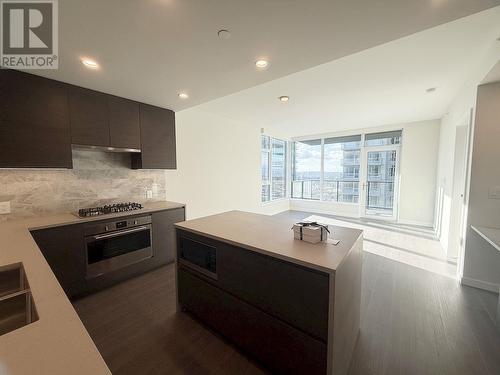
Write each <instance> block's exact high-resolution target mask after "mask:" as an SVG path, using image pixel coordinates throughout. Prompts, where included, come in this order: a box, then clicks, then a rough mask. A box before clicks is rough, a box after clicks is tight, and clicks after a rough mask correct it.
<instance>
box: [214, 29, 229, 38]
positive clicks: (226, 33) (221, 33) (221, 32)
mask: <svg viewBox="0 0 500 375" xmlns="http://www.w3.org/2000/svg"><path fill="white" fill-rule="evenodd" d="M217 35H218V36H219V39H222V40H228V39H229V38H231V33H230V32H229V30H226V29H222V30H219V31H218V32H217Z"/></svg>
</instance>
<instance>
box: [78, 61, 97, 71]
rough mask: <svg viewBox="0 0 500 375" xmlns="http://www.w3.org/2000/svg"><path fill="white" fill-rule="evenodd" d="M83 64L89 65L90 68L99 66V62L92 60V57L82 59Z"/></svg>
mask: <svg viewBox="0 0 500 375" xmlns="http://www.w3.org/2000/svg"><path fill="white" fill-rule="evenodd" d="M81 61H82V64H83V65H84V66H85V67H87V68H90V69H97V68H99V64H98V63H97V62H96V61H94V60H91V59H82V60H81Z"/></svg>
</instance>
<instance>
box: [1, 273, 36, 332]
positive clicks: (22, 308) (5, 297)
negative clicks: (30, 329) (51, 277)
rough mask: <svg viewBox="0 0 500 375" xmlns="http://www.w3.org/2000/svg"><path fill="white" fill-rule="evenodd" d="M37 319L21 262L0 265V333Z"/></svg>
mask: <svg viewBox="0 0 500 375" xmlns="http://www.w3.org/2000/svg"><path fill="white" fill-rule="evenodd" d="M37 320H38V314H37V312H36V308H35V303H34V302H33V297H32V295H31V291H30V286H29V283H28V279H27V278H26V273H25V272H24V267H23V265H22V263H16V264H10V265H7V266H3V267H0V335H4V334H6V333H8V332H11V331H14V330H16V329H18V328H21V327H24V326H25V325H28V324H30V323H33V322H36V321H37Z"/></svg>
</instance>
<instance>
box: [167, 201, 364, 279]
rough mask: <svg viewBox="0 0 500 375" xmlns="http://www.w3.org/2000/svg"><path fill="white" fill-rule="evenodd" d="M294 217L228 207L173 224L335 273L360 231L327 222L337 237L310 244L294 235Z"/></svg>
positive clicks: (333, 236) (332, 234)
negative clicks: (296, 238) (286, 217)
mask: <svg viewBox="0 0 500 375" xmlns="http://www.w3.org/2000/svg"><path fill="white" fill-rule="evenodd" d="M293 223H294V221H293V220H291V219H284V218H279V217H273V216H267V215H259V214H254V213H250V212H243V211H230V212H225V213H222V214H218V215H212V216H207V217H203V218H200V219H195V220H188V221H184V222H181V223H177V224H175V226H176V227H177V228H179V229H183V230H187V231H190V232H193V233H197V234H201V235H204V236H207V237H210V238H213V239H216V240H220V241H224V242H227V243H230V244H234V245H237V246H240V247H243V248H246V249H248V250H251V251H255V252H259V253H262V254H266V255H269V256H272V257H275V258H279V259H282V260H286V261H289V262H292V263H295V264H299V265H302V266H305V267H308V268H312V269H315V270H318V271H322V272H327V273H334V272H335V271H336V270H337V268H338V267H339V266H340V265H341V264H342V262H343V260H344V259H345V257H346V255H347V254H348V253H349V251H350V250H351V249H352V248H353V246H354V244H355V243H356V241H358V240H359V239H360V238H362V234H363V231H361V230H358V229H351V228H345V227H338V226H330V227H329V228H330V232H331V234H330V237H331V238H332V239H336V240H340V243H339V244H338V245H333V244H332V241H331V240H329V241H328V242H326V243H325V242H321V243H317V244H311V243H308V242H305V241H301V240H295V239H294V238H293V231H292V230H291V228H292V225H293Z"/></svg>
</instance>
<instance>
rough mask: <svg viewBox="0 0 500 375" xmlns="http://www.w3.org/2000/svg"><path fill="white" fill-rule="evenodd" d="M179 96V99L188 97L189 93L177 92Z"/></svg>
mask: <svg viewBox="0 0 500 375" xmlns="http://www.w3.org/2000/svg"><path fill="white" fill-rule="evenodd" d="M179 98H181V99H188V98H189V95H188V94H186V93H185V92H180V93H179Z"/></svg>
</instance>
